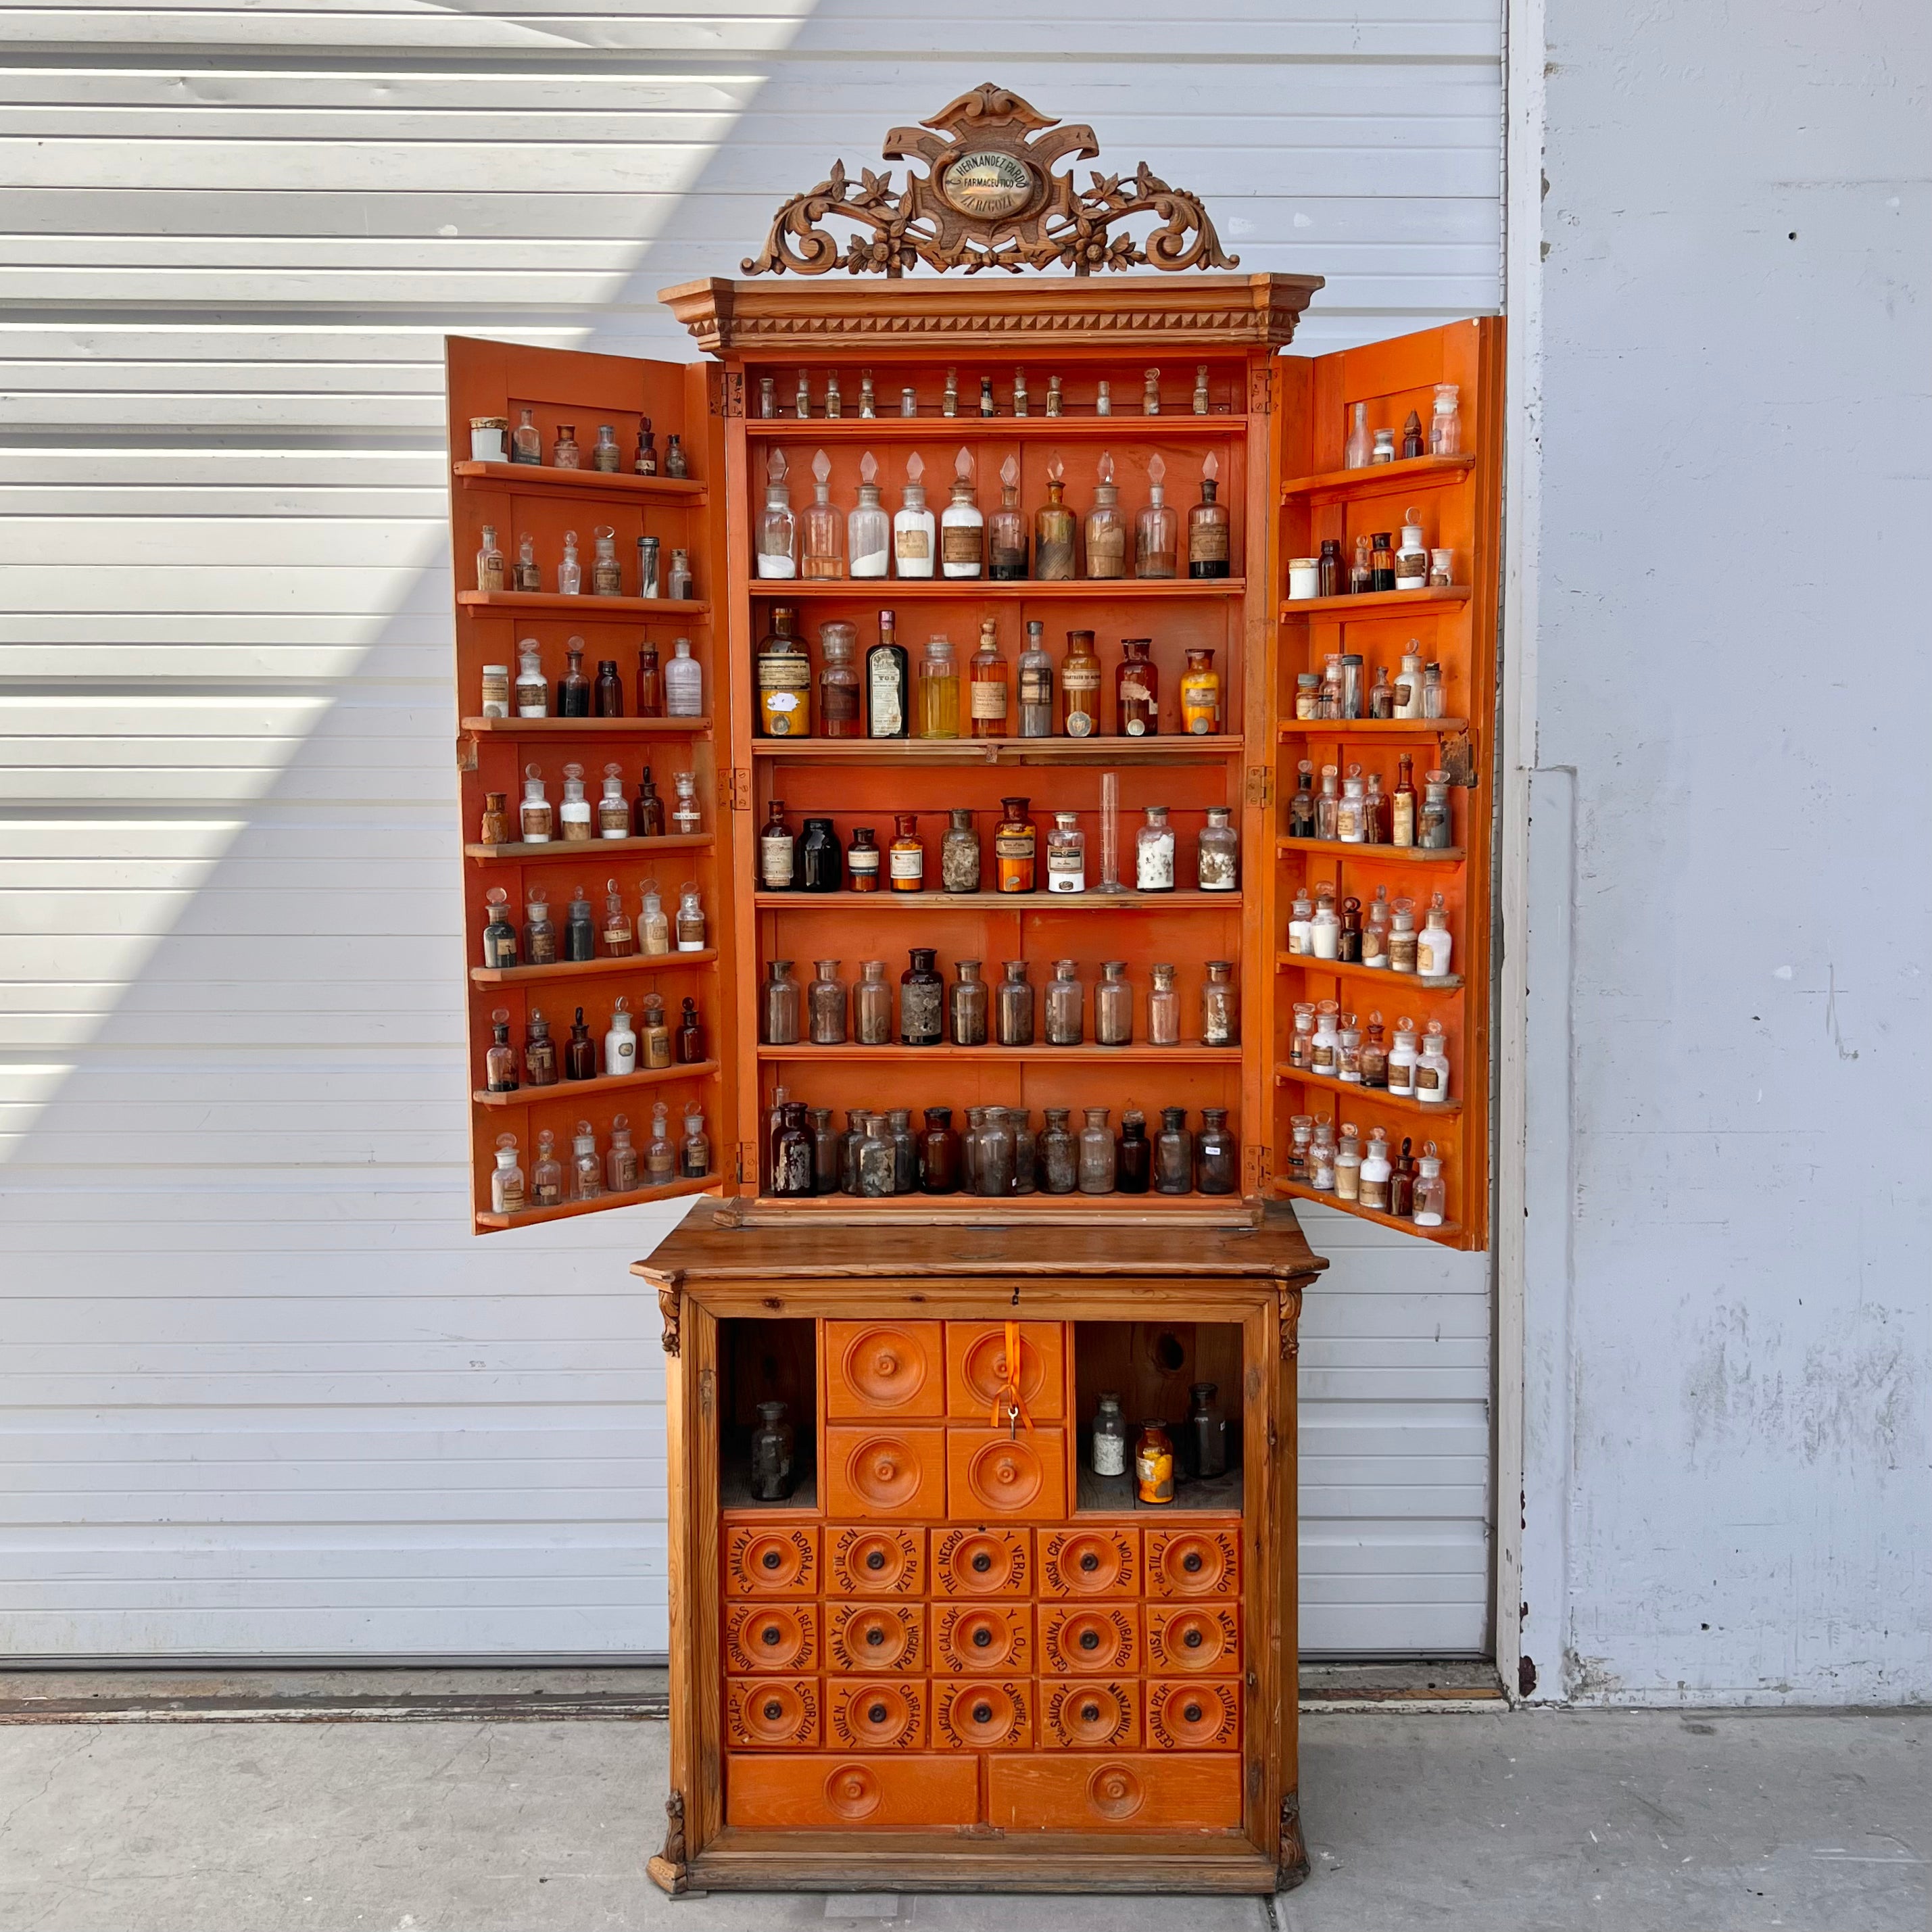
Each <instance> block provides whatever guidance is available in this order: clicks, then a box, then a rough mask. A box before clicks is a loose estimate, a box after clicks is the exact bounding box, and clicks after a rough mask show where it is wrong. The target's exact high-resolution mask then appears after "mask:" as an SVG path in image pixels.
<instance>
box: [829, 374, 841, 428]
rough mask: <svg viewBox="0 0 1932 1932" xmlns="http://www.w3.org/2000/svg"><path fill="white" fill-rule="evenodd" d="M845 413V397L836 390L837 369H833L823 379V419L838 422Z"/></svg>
mask: <svg viewBox="0 0 1932 1932" xmlns="http://www.w3.org/2000/svg"><path fill="white" fill-rule="evenodd" d="M844 414H845V398H844V397H843V396H842V395H840V394H839V392H838V371H837V370H836V369H835V370H833V371H832V373H831V374H830V375H829V376H828V377H826V379H825V419H826V422H839V421H840V420H841V419H842V418H843V417H844Z"/></svg>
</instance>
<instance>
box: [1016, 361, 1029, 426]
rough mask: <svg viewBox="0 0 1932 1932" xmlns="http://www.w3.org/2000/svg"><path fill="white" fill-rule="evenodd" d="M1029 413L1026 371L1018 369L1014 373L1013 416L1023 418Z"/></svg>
mask: <svg viewBox="0 0 1932 1932" xmlns="http://www.w3.org/2000/svg"><path fill="white" fill-rule="evenodd" d="M1013 414H1014V415H1015V416H1025V415H1026V414H1028V404H1027V379H1026V371H1025V370H1024V369H1016V370H1015V371H1013Z"/></svg>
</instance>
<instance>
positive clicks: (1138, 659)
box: [1114, 637, 1160, 738]
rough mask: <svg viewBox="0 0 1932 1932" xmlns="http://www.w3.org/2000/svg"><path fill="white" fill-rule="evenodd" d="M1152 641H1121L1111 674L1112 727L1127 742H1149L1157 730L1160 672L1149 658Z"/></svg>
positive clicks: (1137, 638) (1158, 721)
mask: <svg viewBox="0 0 1932 1932" xmlns="http://www.w3.org/2000/svg"><path fill="white" fill-rule="evenodd" d="M1153 647H1154V640H1153V639H1152V638H1151V637H1123V638H1122V639H1121V652H1122V653H1123V655H1122V657H1121V661H1120V663H1119V664H1118V665H1116V666H1115V670H1114V725H1115V730H1117V731H1118V732H1119V733H1120V734H1121V736H1123V737H1126V738H1151V737H1154V736H1156V735H1157V733H1159V731H1160V666H1159V665H1157V664H1155V663H1154V661H1153V660H1152V659H1151V658H1150V657H1149V656H1148V652H1150V651H1151V649H1153Z"/></svg>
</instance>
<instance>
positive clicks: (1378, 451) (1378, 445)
mask: <svg viewBox="0 0 1932 1932" xmlns="http://www.w3.org/2000/svg"><path fill="white" fill-rule="evenodd" d="M1394 460H1395V431H1394V430H1392V429H1379V430H1377V431H1376V441H1375V447H1374V448H1373V449H1371V450H1370V452H1369V464H1370V468H1372V469H1373V467H1374V466H1375V465H1376V464H1377V463H1393V462H1394Z"/></svg>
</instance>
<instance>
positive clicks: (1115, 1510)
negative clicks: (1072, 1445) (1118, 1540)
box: [1073, 1428, 1243, 1602]
mask: <svg viewBox="0 0 1932 1932" xmlns="http://www.w3.org/2000/svg"><path fill="white" fill-rule="evenodd" d="M1179 1433H1180V1430H1178V1428H1177V1429H1176V1430H1175V1434H1176V1435H1178V1434H1179ZM1080 1451H1081V1454H1080V1466H1079V1478H1078V1481H1077V1482H1076V1486H1075V1492H1074V1500H1073V1513H1074V1514H1075V1515H1076V1517H1085V1516H1133V1517H1142V1516H1145V1517H1163V1516H1165V1517H1175V1516H1190V1517H1191V1516H1226V1517H1234V1518H1235V1519H1236V1520H1237V1521H1238V1520H1239V1519H1240V1517H1241V1508H1242V1490H1243V1484H1242V1481H1241V1471H1240V1470H1239V1469H1230V1470H1229V1472H1228V1473H1227V1474H1226V1475H1225V1476H1216V1477H1214V1478H1212V1479H1211V1480H1210V1481H1207V1482H1205V1483H1200V1482H1189V1481H1182V1480H1178V1479H1177V1481H1175V1485H1174V1500H1173V1502H1171V1503H1144V1502H1141V1501H1140V1500H1139V1498H1138V1497H1137V1496H1136V1495H1135V1493H1134V1479H1133V1477H1132V1476H1130V1475H1120V1476H1097V1475H1094V1470H1093V1466H1092V1465H1091V1463H1090V1462H1089V1461H1088V1456H1087V1439H1086V1437H1085V1433H1083V1434H1082V1439H1081V1444H1080ZM1130 1460H1131V1459H1130ZM1177 1461H1178V1458H1177ZM1178 1601H1181V1602H1187V1601H1190V1600H1189V1599H1187V1598H1181V1599H1179V1600H1178Z"/></svg>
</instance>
